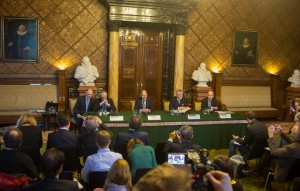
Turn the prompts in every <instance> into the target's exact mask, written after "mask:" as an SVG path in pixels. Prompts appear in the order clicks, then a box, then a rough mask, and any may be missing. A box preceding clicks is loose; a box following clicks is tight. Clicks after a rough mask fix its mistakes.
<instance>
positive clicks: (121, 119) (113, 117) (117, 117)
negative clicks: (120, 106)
mask: <svg viewBox="0 0 300 191" xmlns="http://www.w3.org/2000/svg"><path fill="white" fill-rule="evenodd" d="M109 120H110V121H124V117H123V116H109Z"/></svg>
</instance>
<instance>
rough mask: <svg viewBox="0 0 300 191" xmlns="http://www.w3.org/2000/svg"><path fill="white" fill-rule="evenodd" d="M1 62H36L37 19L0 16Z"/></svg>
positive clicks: (37, 55)
mask: <svg viewBox="0 0 300 191" xmlns="http://www.w3.org/2000/svg"><path fill="white" fill-rule="evenodd" d="M1 29H2V30H1V35H2V38H1V41H2V62H33V63H37V62H38V57H39V49H38V39H39V38H38V20H37V19H36V18H25V17H2V27H1Z"/></svg>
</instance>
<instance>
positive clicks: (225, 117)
mask: <svg viewBox="0 0 300 191" xmlns="http://www.w3.org/2000/svg"><path fill="white" fill-rule="evenodd" d="M219 116H220V119H230V118H231V114H229V113H219Z"/></svg>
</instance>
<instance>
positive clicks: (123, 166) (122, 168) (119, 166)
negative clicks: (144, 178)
mask: <svg viewBox="0 0 300 191" xmlns="http://www.w3.org/2000/svg"><path fill="white" fill-rule="evenodd" d="M131 182H132V181H131V174H130V168H129V165H128V163H127V161H126V160H124V159H118V160H116V161H115V162H114V164H113V165H112V167H111V168H110V170H109V171H108V173H107V176H106V179H105V185H104V187H103V189H102V188H96V189H94V191H130V190H131V188H132V183H131Z"/></svg>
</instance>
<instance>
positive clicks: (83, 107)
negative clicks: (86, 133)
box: [73, 89, 95, 133]
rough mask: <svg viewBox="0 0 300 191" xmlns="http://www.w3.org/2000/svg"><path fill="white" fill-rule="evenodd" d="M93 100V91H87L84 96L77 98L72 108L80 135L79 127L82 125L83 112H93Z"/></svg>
mask: <svg viewBox="0 0 300 191" xmlns="http://www.w3.org/2000/svg"><path fill="white" fill-rule="evenodd" d="M94 103H95V99H94V98H93V90H91V89H88V90H87V91H86V92H85V95H84V96H79V97H78V98H77V101H76V104H75V106H74V113H73V117H74V119H75V120H76V123H77V126H78V129H79V133H82V131H81V126H82V123H83V119H82V118H83V117H82V116H83V114H84V113H85V112H92V111H93V110H94Z"/></svg>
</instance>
